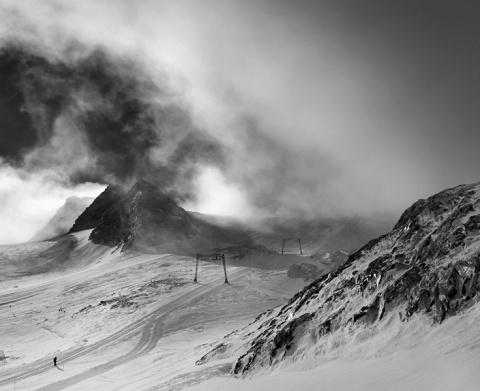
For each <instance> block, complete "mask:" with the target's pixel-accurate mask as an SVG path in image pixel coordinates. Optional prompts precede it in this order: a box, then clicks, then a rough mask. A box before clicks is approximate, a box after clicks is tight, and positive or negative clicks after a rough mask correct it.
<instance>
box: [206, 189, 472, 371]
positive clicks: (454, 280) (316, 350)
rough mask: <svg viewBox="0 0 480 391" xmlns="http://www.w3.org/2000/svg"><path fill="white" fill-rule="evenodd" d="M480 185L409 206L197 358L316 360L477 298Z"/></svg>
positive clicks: (236, 367)
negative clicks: (384, 230)
mask: <svg viewBox="0 0 480 391" xmlns="http://www.w3.org/2000/svg"><path fill="white" fill-rule="evenodd" d="M479 239H480V185H479V184H474V185H462V186H458V187H455V188H452V189H448V190H445V191H443V192H441V193H439V194H436V195H434V196H432V197H430V198H428V199H426V200H419V201H418V202H416V203H415V204H413V205H412V206H411V207H410V208H409V209H407V210H406V211H405V212H404V213H403V214H402V216H401V218H400V220H399V221H398V223H397V224H396V225H395V227H394V229H393V230H392V231H391V232H389V233H388V234H386V235H383V236H381V237H379V238H378V239H375V240H372V241H371V242H369V243H368V244H367V245H365V246H364V247H363V248H362V249H361V250H359V251H358V252H356V253H354V254H352V255H351V256H350V257H349V259H348V261H347V262H346V263H345V264H344V265H343V266H341V267H340V268H338V269H337V270H335V271H333V272H331V273H329V274H327V275H325V276H323V277H321V278H320V279H318V280H316V281H314V282H313V283H312V284H311V285H309V286H307V287H306V288H304V289H303V290H302V291H301V292H298V293H297V294H296V295H295V296H294V297H293V298H292V299H291V300H290V301H289V302H288V303H287V304H286V305H285V306H283V307H279V308H276V309H274V310H271V311H268V312H266V313H264V314H262V315H261V316H259V317H258V318H257V319H256V320H255V321H254V322H253V323H252V324H250V325H249V326H248V327H247V328H245V329H243V330H241V331H238V332H235V333H232V334H230V335H228V336H227V337H225V339H224V340H223V341H222V342H221V343H220V344H218V345H217V346H216V347H215V348H214V349H213V350H212V351H210V352H209V353H207V354H206V355H204V356H203V357H202V358H201V359H200V360H199V361H198V364H204V363H207V362H209V361H211V360H215V359H219V358H222V359H225V358H228V357H230V358H232V357H236V359H235V361H234V364H233V366H232V374H234V375H236V376H243V375H251V374H254V373H258V372H262V371H266V370H270V369H272V368H275V367H284V366H289V365H292V364H293V363H297V364H298V363H299V362H302V361H304V362H309V363H310V364H309V365H311V363H312V362H318V361H319V360H321V358H322V355H323V354H325V353H326V352H330V351H332V350H337V349H341V347H342V346H343V345H345V344H348V343H350V342H349V341H351V340H352V338H353V337H354V338H358V339H363V340H368V339H369V338H374V336H375V334H376V333H378V332H379V330H381V329H383V328H385V325H386V324H389V323H390V322H392V321H393V320H394V319H396V320H397V321H400V322H403V321H408V320H409V319H411V318H412V317H413V316H414V315H415V318H417V317H426V318H428V319H430V321H432V322H434V323H437V324H438V323H441V322H443V321H444V320H445V319H446V318H448V317H451V316H454V315H457V314H459V313H462V312H463V311H465V310H467V309H469V308H471V307H472V306H474V305H475V303H476V302H477V301H478V300H479V296H480V293H479V292H480V281H479V279H478V276H479V272H480V256H479V254H480V240H479Z"/></svg>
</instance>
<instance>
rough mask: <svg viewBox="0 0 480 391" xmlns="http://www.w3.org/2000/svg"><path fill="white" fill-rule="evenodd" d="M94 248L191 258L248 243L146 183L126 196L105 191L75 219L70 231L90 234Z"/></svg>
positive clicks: (117, 191) (235, 230)
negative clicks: (180, 254)
mask: <svg viewBox="0 0 480 391" xmlns="http://www.w3.org/2000/svg"><path fill="white" fill-rule="evenodd" d="M92 228H93V231H92V232H91V234H90V240H91V241H92V242H93V243H96V244H103V245H110V246H116V245H118V244H121V245H122V247H123V249H127V248H128V249H135V250H140V251H145V252H157V251H166V252H173V253H177V254H178V253H183V254H192V253H195V252H198V251H205V250H207V249H208V250H210V251H211V249H212V248H214V247H222V246H228V245H232V244H242V245H248V244H252V242H251V239H250V236H249V235H248V234H247V233H246V232H245V231H243V230H242V229H240V228H224V227H218V226H215V225H213V224H210V223H207V222H205V221H202V220H200V219H198V218H196V217H195V216H193V215H192V214H190V213H189V212H187V211H186V210H185V209H183V208H181V207H180V206H178V205H177V203H176V202H175V201H174V200H173V199H172V198H170V197H169V196H168V195H167V194H166V193H164V192H162V191H160V190H159V189H158V188H156V187H155V186H153V185H152V184H151V183H149V182H147V181H139V182H137V183H136V184H135V185H134V186H133V187H132V188H131V189H130V190H129V191H128V192H125V190H124V189H123V188H120V187H114V186H109V187H108V188H107V189H106V190H105V191H104V192H103V193H102V194H101V195H100V196H99V197H98V198H97V199H96V200H95V201H94V202H93V203H92V205H91V206H90V207H89V208H87V209H86V210H85V212H84V213H83V214H82V215H81V216H80V217H79V218H78V219H77V221H76V222H75V225H74V226H73V227H72V229H71V230H70V232H76V231H79V230H84V229H92Z"/></svg>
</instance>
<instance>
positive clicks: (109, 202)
mask: <svg viewBox="0 0 480 391" xmlns="http://www.w3.org/2000/svg"><path fill="white" fill-rule="evenodd" d="M126 194H127V193H126V191H125V189H124V188H123V187H121V186H118V185H110V186H108V187H107V188H106V189H105V190H104V191H103V192H102V193H101V194H100V195H99V196H98V197H97V198H95V200H94V201H93V202H92V203H91V204H90V206H88V207H87V208H86V209H85V211H84V212H83V213H82V214H81V215H80V216H78V218H77V219H76V220H75V223H74V224H73V226H72V228H70V231H69V233H73V232H80V231H84V230H87V229H93V228H96V227H97V226H98V225H99V224H100V222H101V221H102V218H103V216H104V215H105V213H107V212H110V213H113V210H115V209H118V207H119V204H120V203H121V201H122V199H123V198H124V197H125V195H126Z"/></svg>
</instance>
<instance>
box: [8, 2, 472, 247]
mask: <svg viewBox="0 0 480 391" xmlns="http://www.w3.org/2000/svg"><path fill="white" fill-rule="evenodd" d="M477 8H478V6H477V5H476V4H475V3H473V2H465V3H462V4H461V5H457V4H456V5H453V4H452V3H451V2H447V1H438V2H435V5H433V4H432V3H431V2H427V1H420V2H418V1H402V2H395V3H392V2H389V3H388V4H386V3H385V2H381V1H374V0H369V1H365V2H362V3H361V4H360V3H359V2H355V1H339V2H322V1H320V2H312V1H300V2H295V4H293V3H292V2H287V1H268V0H264V1H258V2H235V1H209V2H201V1H200V2H199V1H182V2H169V1H147V0H145V1H141V2H138V1H137V2H135V1H129V0H124V1H113V0H112V1H109V0H105V1H101V2H98V1H82V2H79V3H78V4H77V3H72V2H68V3H67V2H64V1H58V0H57V1H56V0H47V1H42V2H35V1H13V0H1V1H0V84H1V86H2V88H1V89H0V116H1V123H2V128H1V132H2V133H1V134H2V137H1V138H0V180H1V183H2V185H1V187H0V200H1V201H2V205H3V207H2V211H1V212H0V218H1V219H2V221H3V222H5V224H4V227H3V228H2V229H1V230H0V243H10V242H20V241H22V240H27V239H29V238H30V237H31V236H32V235H33V234H34V233H35V232H36V231H38V230H39V229H40V228H41V227H42V226H43V225H44V224H45V223H46V222H47V221H48V219H49V218H51V217H52V215H53V214H54V212H55V211H56V210H57V209H58V208H59V207H60V206H61V205H62V204H63V203H64V202H65V199H66V198H67V197H69V196H72V195H76V196H79V197H85V196H88V197H96V196H97V195H98V194H100V193H101V192H102V191H103V190H104V189H105V187H106V186H107V185H109V184H119V185H125V186H131V185H132V184H133V183H135V182H136V181H138V180H140V179H145V180H147V181H149V182H151V183H153V184H154V185H155V186H158V187H159V188H161V189H162V190H164V191H167V192H169V193H170V194H172V196H174V197H175V199H176V201H177V202H179V203H180V204H181V205H182V206H183V207H185V208H187V209H189V210H198V211H200V212H205V213H211V214H225V215H233V216H237V217H242V218H244V219H249V218H252V217H254V216H255V217H256V216H269V215H291V216H294V215H307V216H323V217H332V216H333V217H337V216H350V215H355V214H357V215H364V216H370V215H372V214H375V215H379V216H384V215H388V216H391V215H399V214H400V212H401V211H402V210H404V209H405V208H406V207H407V206H408V205H410V204H411V203H412V202H414V201H416V200H417V199H419V198H424V197H426V196H428V195H430V194H432V193H435V192H437V191H439V190H441V189H444V188H446V187H449V186H454V185H457V184H459V183H469V182H475V181H476V180H478V174H477V172H476V167H478V163H480V162H479V160H480V157H479V155H478V153H476V150H475V147H476V145H478V141H479V140H478V138H479V137H480V136H479V134H478V132H477V131H476V129H477V127H478V125H479V122H480V117H479V114H478V110H477V109H476V102H478V98H479V96H478V94H479V91H480V89H479V88H477V87H478V86H477V85H476V84H478V80H480V78H479V76H480V75H479V74H478V73H479V72H480V56H479V54H478V53H480V51H478V45H479V44H478V42H477V40H476V38H475V37H477V36H478V33H479V31H478V30H479V29H480V26H479V25H478V23H477V16H478V9H477ZM32 205H35V206H34V207H33V206H32ZM38 205H39V206H38ZM6 227H8V229H7V228H6Z"/></svg>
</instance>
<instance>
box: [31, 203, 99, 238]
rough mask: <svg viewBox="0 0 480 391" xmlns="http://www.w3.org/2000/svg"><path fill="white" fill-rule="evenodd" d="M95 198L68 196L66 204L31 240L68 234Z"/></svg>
mask: <svg viewBox="0 0 480 391" xmlns="http://www.w3.org/2000/svg"><path fill="white" fill-rule="evenodd" d="M93 200H94V199H93V198H91V197H83V198H80V197H76V196H72V197H69V198H67V199H66V201H65V204H63V205H62V207H61V208H60V209H58V210H57V212H56V213H55V215H54V216H53V217H52V218H51V219H50V220H49V221H48V223H47V224H46V225H45V226H44V227H43V228H42V229H41V230H40V231H38V232H37V233H36V234H35V235H34V236H33V237H32V238H31V239H30V242H39V241H41V240H46V239H51V238H54V237H56V236H60V235H63V234H66V233H67V232H69V229H70V227H71V226H72V224H74V222H75V219H77V217H78V216H80V214H82V213H83V212H84V211H85V209H86V208H87V207H88V206H89V205H90V204H91V203H92V201H93Z"/></svg>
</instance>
